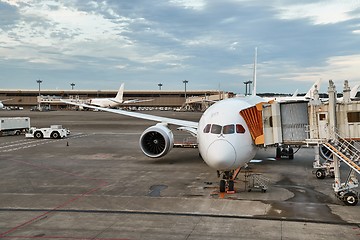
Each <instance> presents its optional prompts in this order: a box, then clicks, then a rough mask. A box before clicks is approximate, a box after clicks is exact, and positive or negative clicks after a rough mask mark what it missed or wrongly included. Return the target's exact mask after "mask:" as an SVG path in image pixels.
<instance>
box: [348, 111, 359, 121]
mask: <svg viewBox="0 0 360 240" xmlns="http://www.w3.org/2000/svg"><path fill="white" fill-rule="evenodd" d="M347 117H348V122H349V123H353V122H360V112H348V113H347Z"/></svg>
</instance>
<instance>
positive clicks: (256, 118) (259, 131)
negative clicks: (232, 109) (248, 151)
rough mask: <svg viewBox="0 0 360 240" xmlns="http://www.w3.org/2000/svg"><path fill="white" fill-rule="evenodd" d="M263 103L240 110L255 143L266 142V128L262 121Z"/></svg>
mask: <svg viewBox="0 0 360 240" xmlns="http://www.w3.org/2000/svg"><path fill="white" fill-rule="evenodd" d="M262 104H263V103H258V104H256V105H255V106H253V107H250V108H247V109H244V110H241V111H240V115H241V116H242V117H243V118H244V120H245V122H246V124H247V126H248V127H249V131H250V134H251V137H252V138H253V140H254V141H255V144H257V145H259V144H264V130H263V122H262Z"/></svg>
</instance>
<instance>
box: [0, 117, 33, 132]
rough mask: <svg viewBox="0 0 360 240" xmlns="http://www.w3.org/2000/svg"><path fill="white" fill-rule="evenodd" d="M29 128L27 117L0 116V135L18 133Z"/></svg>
mask: <svg viewBox="0 0 360 240" xmlns="http://www.w3.org/2000/svg"><path fill="white" fill-rule="evenodd" d="M29 128H30V118H29V117H7V118H3V117H1V118H0V136H2V135H20V134H21V133H25V132H26V131H28V130H29Z"/></svg>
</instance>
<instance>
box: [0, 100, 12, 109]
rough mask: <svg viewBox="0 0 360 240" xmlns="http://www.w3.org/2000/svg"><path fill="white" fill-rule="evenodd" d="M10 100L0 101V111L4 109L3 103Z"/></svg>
mask: <svg viewBox="0 0 360 240" xmlns="http://www.w3.org/2000/svg"><path fill="white" fill-rule="evenodd" d="M10 100H12V99H5V100H1V101H0V109H3V108H4V107H5V106H4V103H3V102H6V101H10Z"/></svg>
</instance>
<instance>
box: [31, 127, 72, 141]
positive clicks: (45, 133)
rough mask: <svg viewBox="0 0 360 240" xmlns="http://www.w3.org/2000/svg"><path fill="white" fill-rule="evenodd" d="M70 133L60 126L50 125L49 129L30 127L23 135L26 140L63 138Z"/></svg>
mask: <svg viewBox="0 0 360 240" xmlns="http://www.w3.org/2000/svg"><path fill="white" fill-rule="evenodd" d="M69 133H70V131H69V130H67V129H66V128H63V127H62V126H61V125H51V126H50V127H49V128H36V127H31V128H30V129H29V132H28V133H26V134H25V137H27V138H38V139H40V138H64V137H67V135H68V134H69Z"/></svg>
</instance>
